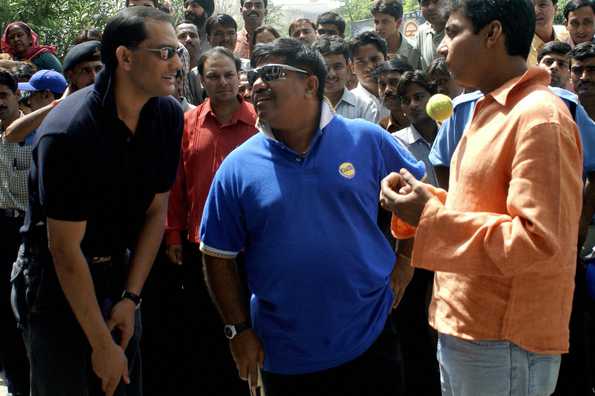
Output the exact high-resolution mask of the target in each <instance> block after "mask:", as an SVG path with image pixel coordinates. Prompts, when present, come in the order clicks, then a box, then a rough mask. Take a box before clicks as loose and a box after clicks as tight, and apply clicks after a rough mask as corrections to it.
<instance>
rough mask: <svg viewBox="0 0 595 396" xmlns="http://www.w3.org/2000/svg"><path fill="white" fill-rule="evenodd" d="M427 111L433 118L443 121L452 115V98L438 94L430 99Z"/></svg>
mask: <svg viewBox="0 0 595 396" xmlns="http://www.w3.org/2000/svg"><path fill="white" fill-rule="evenodd" d="M426 113H428V115H429V116H430V118H432V119H433V120H435V121H438V122H442V121H444V120H446V119H448V118H450V116H451V115H452V100H450V98H449V97H448V96H446V95H443V94H436V95H434V96H432V97H431V98H430V100H428V104H426Z"/></svg>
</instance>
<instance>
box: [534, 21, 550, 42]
mask: <svg viewBox="0 0 595 396" xmlns="http://www.w3.org/2000/svg"><path fill="white" fill-rule="evenodd" d="M535 34H536V35H537V36H538V37H539V38H540V39H541V41H543V42H544V43H547V42H549V41H552V39H553V38H554V27H553V26H552V25H549V26H544V27H543V28H538V27H536V28H535Z"/></svg>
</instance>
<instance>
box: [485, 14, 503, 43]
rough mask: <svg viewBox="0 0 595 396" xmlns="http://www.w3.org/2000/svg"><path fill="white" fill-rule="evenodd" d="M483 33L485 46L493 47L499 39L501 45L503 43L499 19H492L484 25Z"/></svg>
mask: <svg viewBox="0 0 595 396" xmlns="http://www.w3.org/2000/svg"><path fill="white" fill-rule="evenodd" d="M484 34H485V38H486V46H487V48H494V47H495V46H496V45H498V43H499V42H500V41H502V45H504V42H503V39H504V35H503V30H502V24H501V23H500V21H497V20H494V21H492V22H490V23H489V24H488V25H487V26H486V27H484Z"/></svg>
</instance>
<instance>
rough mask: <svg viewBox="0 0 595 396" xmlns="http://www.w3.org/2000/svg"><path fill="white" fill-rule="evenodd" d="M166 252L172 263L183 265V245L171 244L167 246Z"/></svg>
mask: <svg viewBox="0 0 595 396" xmlns="http://www.w3.org/2000/svg"><path fill="white" fill-rule="evenodd" d="M165 254H166V255H167V258H169V261H171V262H172V263H174V264H178V265H182V262H183V261H182V245H170V246H168V247H166V248H165Z"/></svg>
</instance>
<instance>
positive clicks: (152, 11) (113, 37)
mask: <svg viewBox="0 0 595 396" xmlns="http://www.w3.org/2000/svg"><path fill="white" fill-rule="evenodd" d="M147 19H151V20H154V21H160V22H167V23H170V24H172V26H173V20H172V19H171V17H170V16H169V15H167V14H166V13H164V12H162V11H159V10H158V9H156V8H153V7H130V8H124V9H123V10H121V11H120V12H118V13H117V14H116V15H115V16H113V17H111V18H110V19H109V20H108V22H107V25H106V27H105V30H104V31H103V38H102V41H101V61H102V62H103V64H104V65H105V68H106V70H112V71H113V70H115V69H116V67H117V66H118V59H117V58H116V50H117V49H118V47H120V46H124V47H128V48H132V47H136V46H138V45H139V44H140V43H142V42H143V41H144V40H145V39H146V38H147V29H146V26H145V23H146V21H147Z"/></svg>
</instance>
